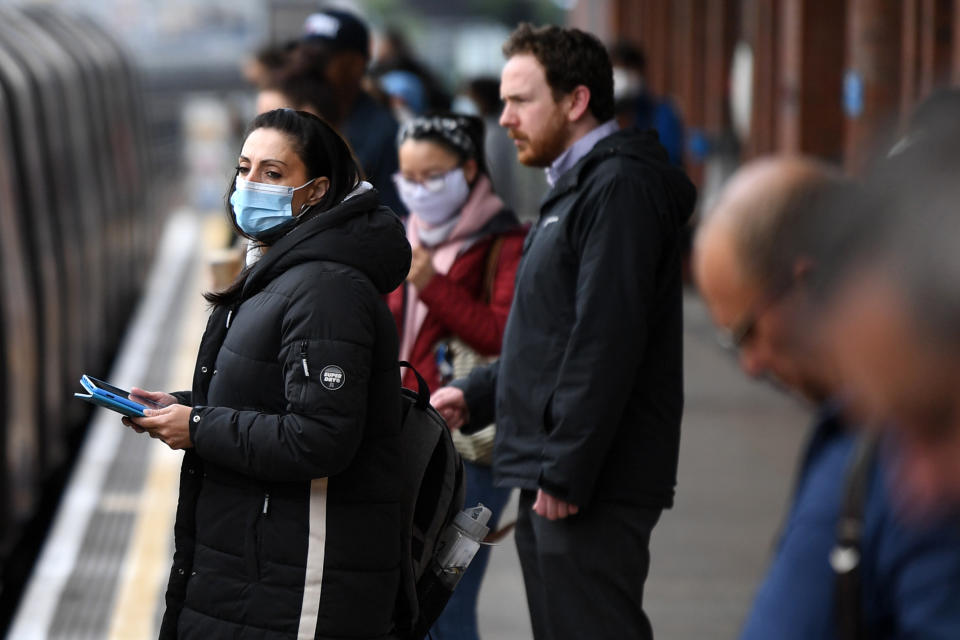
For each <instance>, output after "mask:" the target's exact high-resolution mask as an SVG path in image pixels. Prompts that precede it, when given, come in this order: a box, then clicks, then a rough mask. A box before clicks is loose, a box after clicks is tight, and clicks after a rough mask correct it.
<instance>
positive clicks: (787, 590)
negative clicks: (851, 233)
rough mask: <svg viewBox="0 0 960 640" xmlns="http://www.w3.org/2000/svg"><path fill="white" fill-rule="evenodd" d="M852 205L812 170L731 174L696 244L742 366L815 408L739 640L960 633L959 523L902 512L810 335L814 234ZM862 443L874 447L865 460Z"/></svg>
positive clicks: (767, 166)
mask: <svg viewBox="0 0 960 640" xmlns="http://www.w3.org/2000/svg"><path fill="white" fill-rule="evenodd" d="M859 197H860V191H859V190H858V187H856V186H854V185H853V184H851V183H849V182H846V181H844V180H843V179H842V178H841V177H839V176H835V175H834V174H833V173H832V172H831V171H830V170H829V169H827V168H825V167H822V166H821V165H819V164H816V163H814V162H813V161H809V160H804V159H800V158H792V159H767V160H762V161H758V162H756V163H754V164H752V165H748V166H747V167H745V168H743V169H741V170H740V171H739V172H738V173H737V174H736V175H735V176H734V177H733V178H732V179H731V181H730V183H729V184H728V186H727V187H726V189H725V190H724V192H723V193H722V194H721V196H720V200H719V202H718V204H717V206H716V208H715V210H714V212H713V213H712V214H711V216H710V217H709V218H708V219H707V221H706V223H705V224H704V225H703V226H702V227H701V228H700V230H699V232H698V235H697V241H696V245H695V254H694V269H695V274H696V276H697V280H698V284H699V286H700V289H701V291H702V293H703V295H704V297H705V299H706V301H707V304H708V306H709V309H710V313H711V315H712V316H713V319H714V321H715V323H716V324H717V325H718V326H719V327H720V329H721V330H722V331H723V332H724V337H725V342H726V343H727V345H728V346H730V347H732V348H735V349H736V350H737V355H738V357H739V362H740V365H741V367H742V368H743V369H744V371H745V372H746V373H748V374H749V375H751V376H755V377H760V376H763V377H767V378H771V379H773V380H775V381H776V382H777V383H778V384H779V385H780V386H782V387H784V388H786V389H789V390H790V391H792V392H794V393H796V394H797V395H799V396H801V397H803V398H804V399H806V400H807V401H809V402H810V403H811V404H813V405H814V406H816V407H817V417H816V419H815V421H814V424H813V427H812V429H811V433H810V437H809V441H808V444H807V447H806V451H805V452H804V454H803V457H802V459H801V466H800V470H799V473H798V476H797V481H796V485H795V487H794V491H793V496H792V503H791V505H790V508H789V512H788V515H787V518H786V521H785V523H784V525H783V527H782V530H781V532H780V536H779V539H778V541H777V545H776V548H775V553H774V557H773V558H772V560H771V563H770V566H769V568H768V571H767V575H766V577H765V579H764V580H763V583H762V584H761V585H760V588H759V590H758V591H757V594H756V597H755V600H754V603H753V606H752V608H751V610H750V613H749V615H748V616H747V619H746V622H745V625H744V628H743V632H742V635H741V638H743V639H744V640H768V639H770V638H776V639H777V640H791V639H796V640H801V639H802V640H806V639H808V638H827V639H829V638H838V639H843V638H849V637H862V638H934V639H936V638H942V639H944V640H945V639H947V638H960V527H958V526H957V524H958V523H957V520H956V518H955V517H947V516H946V515H943V514H941V516H929V517H927V518H922V519H919V518H911V517H909V514H908V513H906V511H905V509H904V505H902V504H901V503H900V502H899V501H898V500H897V494H896V493H894V492H893V491H892V490H891V488H892V483H893V482H894V480H895V475H894V471H895V469H896V457H895V456H896V449H895V446H894V445H895V443H893V442H891V441H890V440H887V439H879V440H876V441H874V440H867V438H872V434H869V433H865V432H864V431H863V430H858V429H856V428H854V425H853V424H851V423H850V421H849V418H848V417H847V416H846V415H845V413H844V411H843V409H844V408H845V404H846V403H845V400H844V398H845V396H844V389H845V381H844V378H843V377H842V376H841V375H840V370H839V368H838V366H837V362H836V359H835V353H834V351H833V350H831V349H828V348H826V347H825V345H824V343H823V342H822V340H821V338H822V334H821V333H820V332H818V331H814V330H812V329H811V327H812V326H814V318H813V317H812V309H814V308H815V306H814V305H813V304H812V301H813V296H812V293H811V292H812V289H811V282H812V281H813V279H814V278H815V277H817V276H816V274H817V269H818V266H819V265H818V262H817V260H816V258H815V256H817V255H818V254H817V253H816V252H814V251H813V249H812V247H813V243H814V242H815V237H814V235H812V233H813V232H811V230H814V232H815V230H816V229H824V228H827V227H829V226H830V225H832V224H836V219H837V217H838V215H839V214H838V212H841V213H842V212H843V211H844V210H845V205H848V204H849V203H852V202H855V201H856V199H857V198H859ZM869 442H876V449H875V452H874V453H872V454H868V455H864V456H862V455H861V454H862V452H864V451H870V450H871V449H870V447H869V446H867V443H869ZM849 478H856V479H857V480H858V481H861V482H862V483H863V486H864V487H865V491H864V493H863V496H862V499H861V500H860V501H859V504H858V505H856V506H857V507H859V508H860V509H862V516H861V518H860V519H861V520H862V523H861V524H862V526H859V527H856V529H857V530H858V531H859V535H858V536H857V537H858V538H859V540H858V546H859V552H858V553H859V556H856V555H851V554H850V553H849V552H847V551H843V552H842V553H841V551H842V549H843V547H844V546H845V544H846V541H845V540H844V541H843V543H844V544H838V543H840V542H841V540H840V538H839V535H840V532H841V531H843V532H844V535H846V534H847V533H848V532H849V528H848V527H847V524H848V523H849V522H850V520H849V519H848V516H850V515H851V514H852V513H853V511H851V510H849V509H848V508H847V507H846V506H845V505H846V503H847V499H848V498H847V492H848V491H849V486H850V480H849ZM841 524H843V525H844V527H841V526H840V525H841ZM854 548H856V547H854ZM851 571H855V572H856V573H853V574H851ZM851 576H855V577H856V581H858V582H853V583H851V581H850V578H851Z"/></svg>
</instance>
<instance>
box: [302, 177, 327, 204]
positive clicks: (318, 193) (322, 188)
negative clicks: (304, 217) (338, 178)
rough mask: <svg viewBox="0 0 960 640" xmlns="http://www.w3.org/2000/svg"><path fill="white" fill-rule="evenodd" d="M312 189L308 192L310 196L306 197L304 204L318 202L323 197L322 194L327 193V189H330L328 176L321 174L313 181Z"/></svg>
mask: <svg viewBox="0 0 960 640" xmlns="http://www.w3.org/2000/svg"><path fill="white" fill-rule="evenodd" d="M311 186H312V187H313V191H311V192H310V197H308V198H307V200H306V204H307V205H309V206H311V207H312V206H313V205H315V204H317V203H318V202H320V201H321V200H322V199H323V196H325V195H327V191H329V190H330V178H327V177H326V176H322V177H320V178H317V179H316V180H314V181H313V185H311Z"/></svg>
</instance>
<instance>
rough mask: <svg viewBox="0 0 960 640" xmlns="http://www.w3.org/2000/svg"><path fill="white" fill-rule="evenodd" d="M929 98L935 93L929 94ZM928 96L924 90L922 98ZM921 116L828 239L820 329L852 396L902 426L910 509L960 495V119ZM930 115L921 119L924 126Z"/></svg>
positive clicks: (860, 406)
mask: <svg viewBox="0 0 960 640" xmlns="http://www.w3.org/2000/svg"><path fill="white" fill-rule="evenodd" d="M935 98H937V96H935ZM928 102H929V101H928ZM953 113H954V118H953V119H952V121H950V122H943V121H940V122H937V121H936V120H934V121H933V122H926V123H924V122H921V123H920V124H921V125H923V126H915V127H914V130H915V131H919V132H920V133H921V134H922V135H916V134H914V135H911V136H909V138H908V140H910V142H911V144H909V145H907V146H906V148H903V145H900V147H901V148H900V150H899V153H897V154H896V155H895V156H894V157H891V158H888V159H887V160H886V161H885V162H884V163H882V164H881V166H880V168H879V170H878V171H877V172H876V175H874V176H872V178H871V180H870V193H871V194H872V195H873V197H872V198H871V200H870V202H869V203H868V206H866V207H863V208H861V211H860V215H859V216H857V217H856V218H855V219H854V220H853V222H852V223H851V224H849V225H846V229H844V230H841V232H836V233H833V234H831V236H832V239H833V241H832V243H831V242H830V241H824V242H823V243H822V244H823V245H824V249H823V250H824V253H825V255H826V256H827V259H829V261H830V264H829V267H830V268H829V269H828V270H826V273H825V278H824V280H825V286H824V287H822V288H823V290H824V291H825V292H826V293H827V294H828V295H827V296H826V298H827V301H828V302H829V304H827V305H826V306H825V309H826V311H827V315H828V317H829V322H828V323H827V324H828V328H829V331H828V336H829V337H830V344H831V346H832V348H833V349H834V350H835V351H836V353H837V358H838V361H839V363H840V366H841V367H842V369H843V374H844V378H845V380H846V381H847V383H848V385H849V388H850V396H851V399H852V402H853V403H854V406H855V408H856V409H857V410H858V411H859V412H860V413H861V414H862V415H863V416H864V418H865V419H867V420H870V421H873V422H879V421H883V422H884V423H886V425H888V426H889V427H890V429H891V430H892V431H893V432H894V433H895V434H896V437H897V438H898V449H899V452H900V459H901V464H900V477H901V479H902V482H901V483H900V485H899V488H900V490H901V491H902V492H903V493H904V494H906V496H907V498H908V499H909V500H910V501H911V504H913V505H914V506H915V508H917V509H924V508H943V507H945V506H948V505H952V506H956V505H960V249H958V246H960V244H958V240H960V211H958V206H960V184H958V180H957V176H958V175H960V126H958V125H957V121H956V118H955V116H956V112H955V111H954V112H953ZM928 125H929V126H928Z"/></svg>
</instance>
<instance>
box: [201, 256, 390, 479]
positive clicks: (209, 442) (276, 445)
mask: <svg viewBox="0 0 960 640" xmlns="http://www.w3.org/2000/svg"><path fill="white" fill-rule="evenodd" d="M331 301H336V302H335V303H331ZM376 304H377V298H376V295H375V293H374V292H373V290H372V288H370V287H369V283H366V285H365V284H364V283H361V282H357V281H353V280H352V279H351V278H350V277H348V276H344V275H329V276H325V277H322V278H318V279H315V280H312V281H309V282H304V283H303V285H302V286H301V287H300V289H299V290H298V291H296V292H295V293H294V294H293V295H291V296H290V302H289V306H288V308H287V310H286V311H285V317H284V319H283V324H282V337H281V345H282V346H281V349H280V353H279V355H278V359H279V362H280V364H281V366H282V367H283V372H284V393H285V402H286V411H284V412H283V413H279V414H268V413H261V412H256V411H240V410H236V409H231V408H228V407H204V406H198V407H194V409H193V411H192V412H191V414H190V435H191V439H192V440H193V443H194V446H195V447H196V450H197V452H198V454H199V455H200V456H201V457H202V458H204V459H206V460H211V461H213V462H215V463H217V464H220V465H223V466H225V467H228V468H231V469H234V470H236V471H239V472H241V473H244V474H246V475H250V476H253V477H255V478H259V479H262V480H267V481H281V482H282V481H298V480H309V479H312V478H321V477H326V476H331V475H335V474H337V473H339V472H341V471H343V470H344V469H345V468H346V467H347V466H348V465H349V464H350V462H351V461H352V460H353V457H354V455H355V453H356V451H357V448H358V447H359V445H360V441H361V439H362V436H363V429H364V425H365V423H366V410H367V392H368V386H369V381H370V376H371V361H372V353H373V345H374V340H375V332H376V330H375V322H374V317H375V316H374V314H375V305H376ZM398 384H399V382H398Z"/></svg>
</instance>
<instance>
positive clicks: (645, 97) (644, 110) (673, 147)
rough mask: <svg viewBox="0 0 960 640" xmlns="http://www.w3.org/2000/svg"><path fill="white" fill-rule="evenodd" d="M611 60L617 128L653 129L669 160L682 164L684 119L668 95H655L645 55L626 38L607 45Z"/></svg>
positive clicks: (684, 137)
mask: <svg viewBox="0 0 960 640" xmlns="http://www.w3.org/2000/svg"><path fill="white" fill-rule="evenodd" d="M610 60H611V62H613V98H614V101H615V103H614V108H615V109H616V113H617V122H619V123H620V127H621V128H623V129H626V128H628V127H638V128H640V129H654V130H655V131H656V132H657V135H658V136H660V144H662V145H663V147H664V149H666V150H667V155H668V156H670V162H672V163H673V164H675V165H676V166H678V167H682V166H683V153H684V145H685V139H686V134H685V132H684V126H683V119H682V118H681V117H680V113H679V112H678V111H677V107H676V106H675V105H674V104H673V102H672V101H671V100H670V99H669V98H665V97H662V96H655V95H654V94H653V93H652V92H651V91H650V87H648V86H647V84H646V80H645V78H644V74H645V73H646V69H647V58H646V56H645V55H644V53H643V49H641V48H640V47H639V46H637V45H634V44H631V43H629V42H627V41H625V40H621V41H619V42H616V43H615V44H614V45H613V46H612V47H610Z"/></svg>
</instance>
